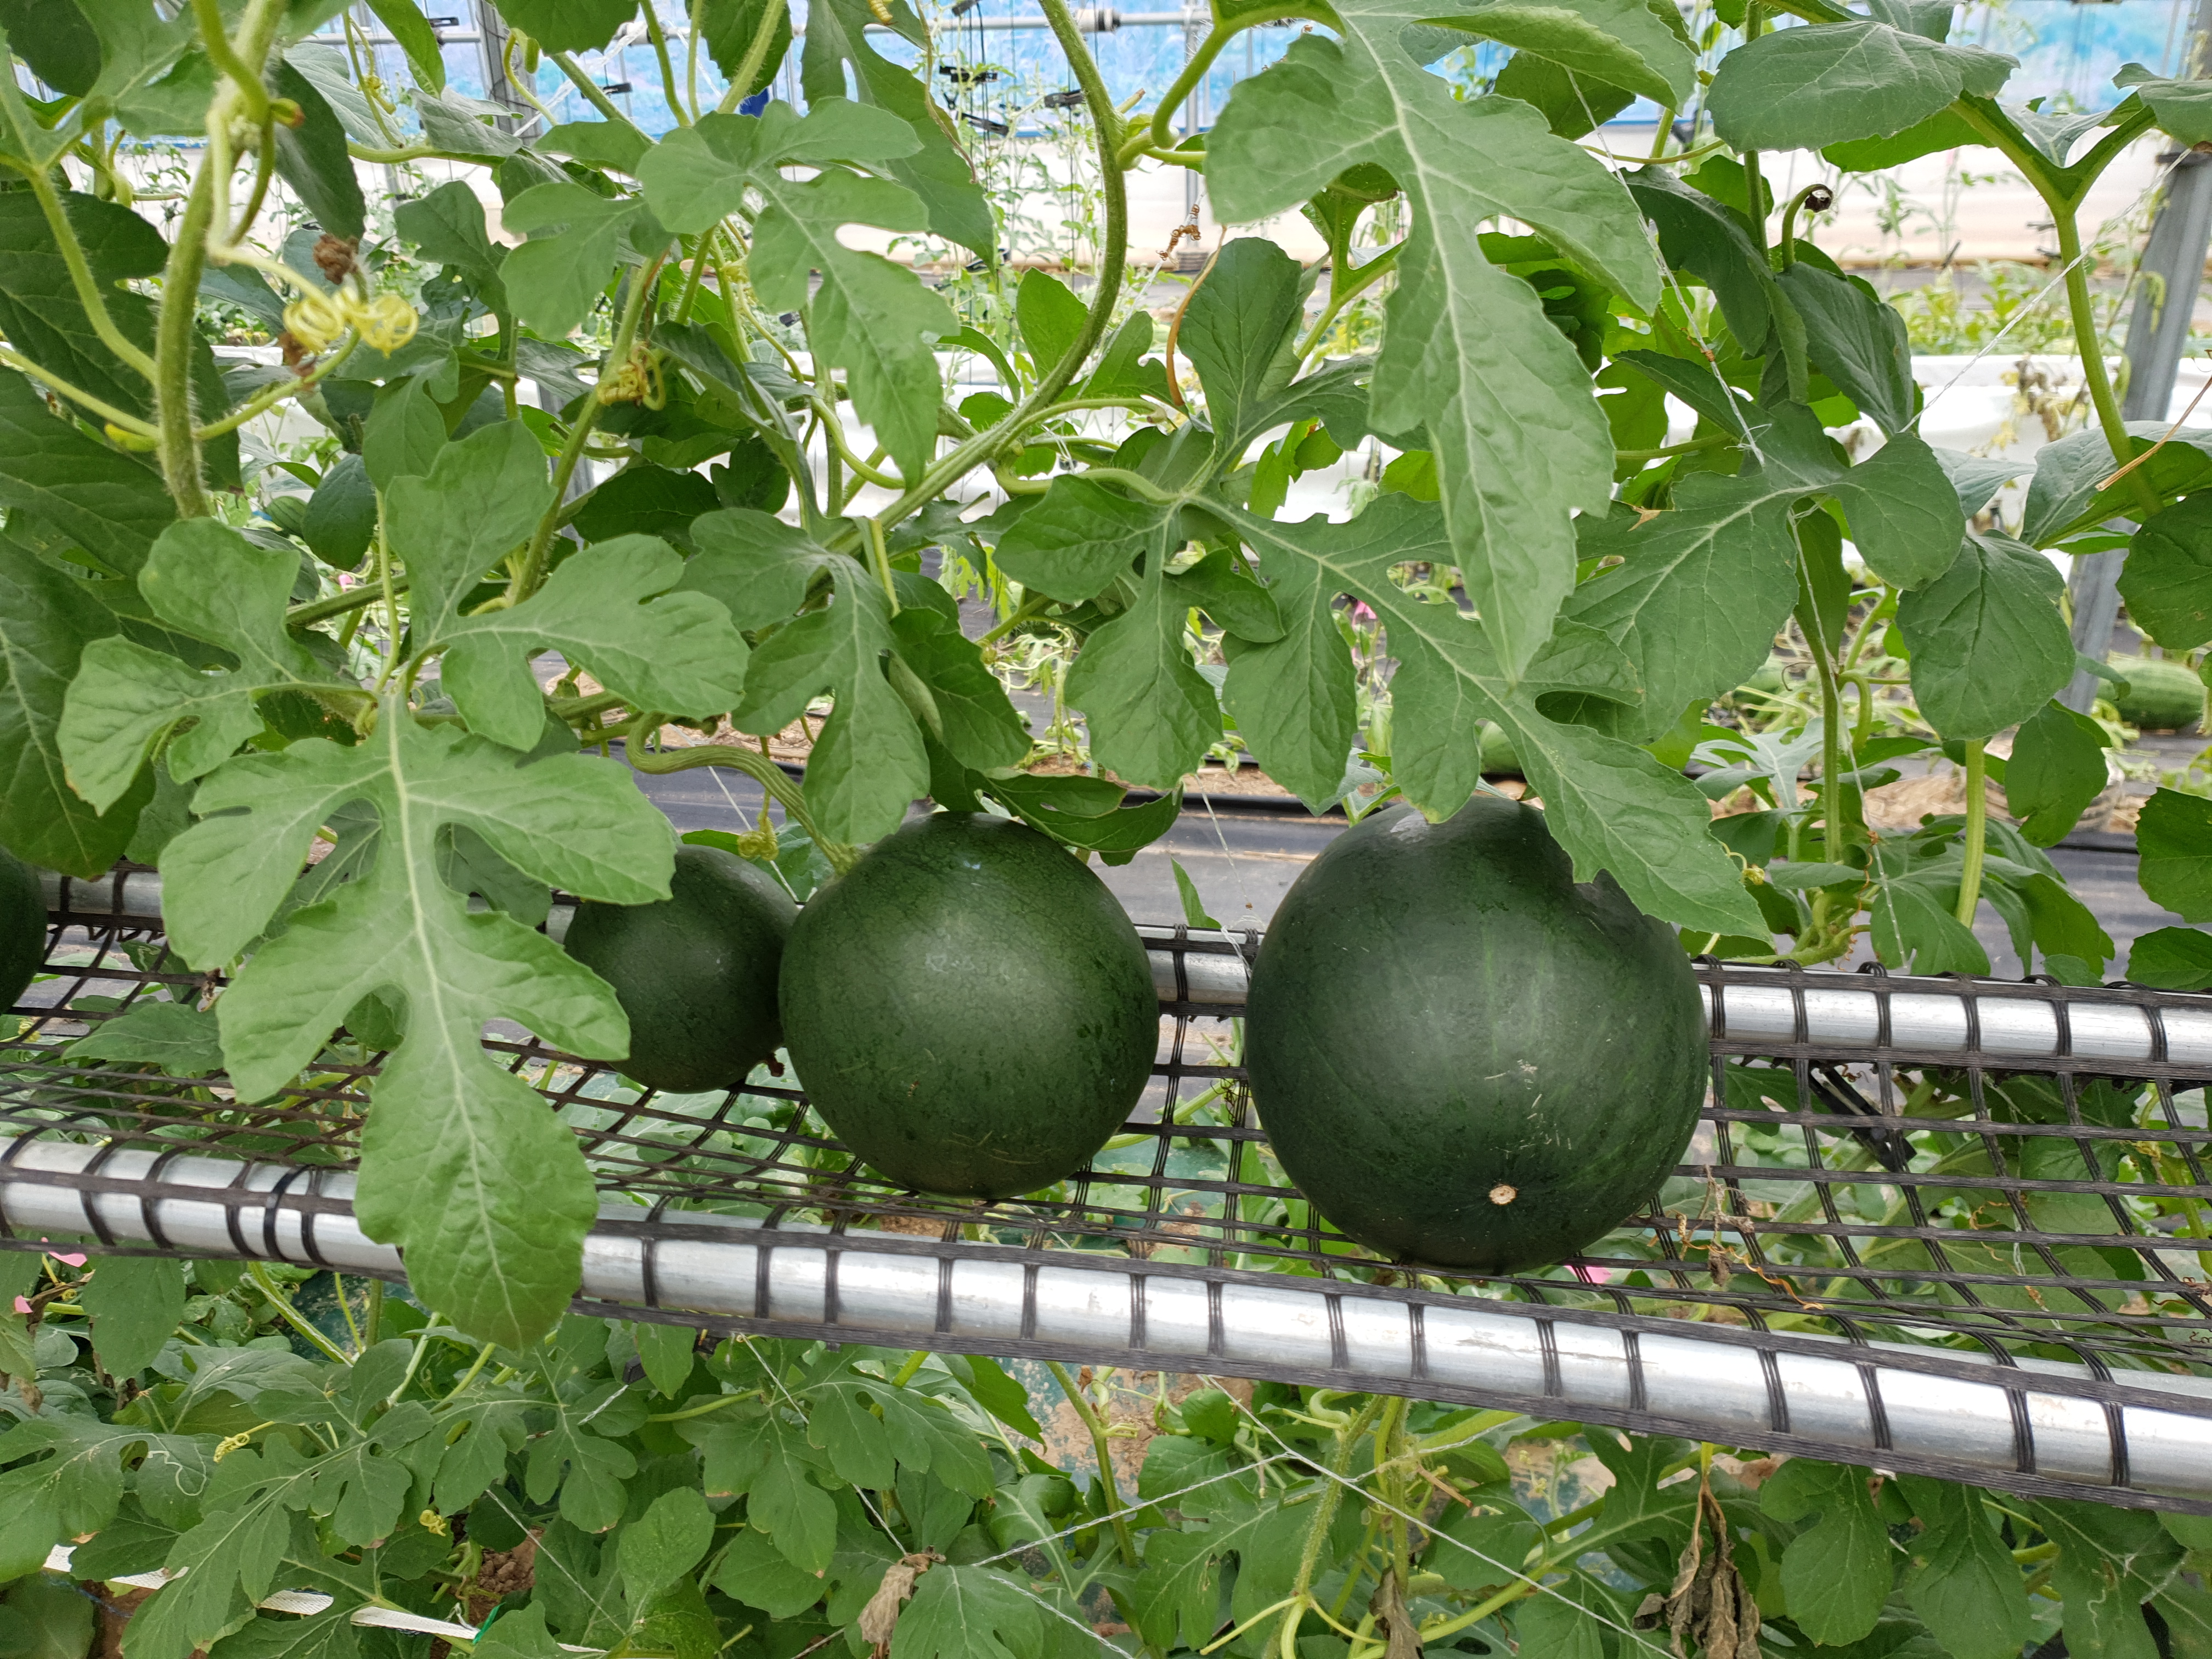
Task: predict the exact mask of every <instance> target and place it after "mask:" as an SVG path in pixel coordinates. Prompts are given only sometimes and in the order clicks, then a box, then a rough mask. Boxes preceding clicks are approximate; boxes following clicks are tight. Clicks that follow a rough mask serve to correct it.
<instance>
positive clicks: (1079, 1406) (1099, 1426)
mask: <svg viewBox="0 0 2212 1659" xmlns="http://www.w3.org/2000/svg"><path fill="white" fill-rule="evenodd" d="M1045 1365H1046V1368H1047V1369H1048V1370H1050V1371H1051V1372H1052V1376H1053V1380H1054V1382H1056V1383H1059V1384H1060V1392H1061V1393H1063V1394H1065V1395H1066V1396H1067V1400H1068V1403H1069V1404H1070V1405H1072V1406H1073V1407H1075V1414H1076V1415H1077V1416H1078V1417H1079V1418H1081V1419H1083V1426H1084V1427H1085V1429H1088V1430H1089V1431H1091V1451H1092V1452H1093V1454H1094V1455H1096V1456H1097V1459H1098V1489H1099V1491H1100V1492H1103V1493H1104V1494H1105V1498H1106V1511H1107V1517H1108V1519H1109V1520H1110V1521H1112V1522H1113V1523H1114V1541H1115V1545H1116V1546H1117V1547H1119V1548H1120V1550H1121V1565H1123V1566H1125V1567H1133V1566H1135V1565H1137V1540H1136V1536H1135V1534H1133V1533H1132V1532H1131V1531H1130V1530H1129V1517H1128V1516H1126V1515H1124V1514H1123V1513H1122V1512H1121V1491H1120V1489H1119V1487H1118V1486H1116V1484H1115V1480H1114V1447H1113V1442H1112V1440H1111V1439H1110V1438H1109V1435H1108V1430H1107V1423H1106V1419H1104V1418H1103V1417H1101V1416H1100V1415H1099V1414H1098V1408H1097V1407H1095V1406H1093V1405H1092V1404H1091V1401H1089V1400H1088V1399H1086V1398H1085V1396H1084V1393H1083V1390H1082V1389H1081V1388H1079V1386H1077V1383H1076V1381H1075V1379H1074V1378H1073V1377H1072V1376H1069V1375H1068V1374H1067V1367H1066V1366H1065V1365H1063V1364H1060V1361H1058V1360H1057V1359H1048V1360H1046V1361H1045Z"/></svg>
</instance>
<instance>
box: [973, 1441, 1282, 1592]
mask: <svg viewBox="0 0 2212 1659" xmlns="http://www.w3.org/2000/svg"><path fill="white" fill-rule="evenodd" d="M1293 1456H1294V1455H1293V1454H1291V1453H1289V1452H1277V1453H1276V1454H1275V1455H1273V1457H1263V1458H1261V1459H1260V1461H1259V1462H1256V1463H1246V1464H1243V1465H1242V1466H1240V1467H1239V1468H1231V1469H1224V1470H1223V1471H1222V1472H1221V1473H1220V1474H1209V1475H1208V1476H1206V1479H1205V1480H1197V1481H1194V1482H1192V1483H1191V1484H1190V1485H1189V1486H1184V1487H1182V1488H1180V1489H1179V1490H1177V1491H1175V1492H1163V1493H1161V1494H1160V1495H1159V1496H1158V1498H1139V1500H1138V1501H1137V1502H1136V1503H1133V1504H1123V1505H1121V1507H1120V1508H1119V1509H1115V1510H1109V1511H1108V1512H1107V1513H1106V1514H1104V1515H1102V1516H1089V1517H1087V1518H1085V1519H1084V1520H1081V1521H1079V1522H1076V1523H1075V1524H1074V1525H1073V1526H1072V1527H1062V1528H1060V1530H1059V1531H1058V1532H1048V1533H1047V1534H1044V1535H1043V1536H1042V1537H1041V1538H1033V1539H1031V1540H1030V1541H1029V1542H1027V1543H1025V1544H1017V1545H1016V1546H1015V1547H1013V1548H1012V1549H1010V1550H1003V1551H1001V1552H1000V1553H998V1554H996V1555H987V1556H985V1557H984V1558H983V1559H981V1560H980V1561H977V1562H974V1563H972V1564H971V1565H975V1566H979V1567H987V1566H992V1565H996V1564H997V1563H999V1562H1000V1561H1006V1560H1011V1559H1012V1558H1014V1557H1015V1556H1017V1555H1020V1554H1022V1553H1024V1552H1025V1551H1029V1550H1032V1549H1035V1548H1036V1547H1037V1546H1038V1545H1040V1544H1049V1543H1051V1542H1052V1541H1054V1540H1055V1539H1059V1538H1066V1537H1067V1536H1068V1535H1069V1534H1072V1533H1079V1532H1081V1531H1083V1530H1085V1528H1090V1527H1096V1526H1100V1525H1103V1524H1105V1523H1107V1522H1113V1521H1116V1520H1119V1519H1120V1518H1121V1516H1128V1515H1135V1514H1137V1513H1138V1512H1139V1511H1140V1510H1148V1509H1155V1508H1158V1506H1159V1505H1160V1504H1171V1503H1173V1502H1174V1501H1175V1500H1176V1498H1188V1496H1189V1495H1190V1494H1191V1493H1193V1492H1200V1491H1203V1490H1204V1489H1205V1488H1206V1487H1207V1486H1218V1485H1219V1484H1220V1483H1221V1482H1222V1481H1224V1480H1235V1479H1236V1478H1237V1476H1238V1475H1240V1474H1250V1473H1251V1472H1252V1471H1253V1470H1254V1469H1264V1468H1267V1466H1268V1465H1270V1464H1272V1463H1282V1462H1291V1461H1293Z"/></svg>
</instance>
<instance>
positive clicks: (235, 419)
mask: <svg viewBox="0 0 2212 1659" xmlns="http://www.w3.org/2000/svg"><path fill="white" fill-rule="evenodd" d="M360 343H361V336H360V335H359V334H358V333H349V334H348V335H347V336H346V338H345V343H344V344H343V345H341V346H339V347H338V349H337V350H335V351H332V352H328V353H326V354H325V356H324V357H323V359H322V361H321V362H318V363H317V364H316V365H315V366H314V368H312V369H310V370H308V371H307V374H303V375H301V377H300V378H299V379H298V380H291V381H289V382H280V383H278V384H277V385H276V386H270V387H269V388H267V389H266V390H265V391H262V392H255V393H254V394H253V396H252V398H248V399H247V400H246V402H244V403H242V404H240V405H239V406H238V407H237V408H236V409H234V410H231V411H230V413H229V414H228V415H226V416H223V417H222V419H221V420H219V421H210V422H208V423H207V424H206V425H205V426H196V427H194V428H192V436H193V437H195V438H197V439H198V440H199V441H201V442H203V443H204V442H206V441H207V440H209V439H210V438H219V437H221V436H222V435H223V434H224V433H226V432H234V431H236V430H237V429H238V428H240V427H241V426H244V425H245V424H246V422H248V421H250V420H252V419H253V418H254V417H255V416H258V415H265V414H267V413H268V412H269V411H270V410H272V409H274V408H276V405H277V404H281V403H283V401H284V400H285V399H286V398H297V397H299V396H301V394H302V393H304V392H313V390H314V389H315V388H316V387H317V386H319V385H321V384H322V382H323V381H324V380H326V379H327V378H329V376H330V374H331V372H332V371H333V370H335V369H336V368H337V367H338V365H339V364H341V363H343V362H345V360H346V359H347V358H349V357H350V356H353V353H354V348H355V347H356V346H357V345H359V344H360Z"/></svg>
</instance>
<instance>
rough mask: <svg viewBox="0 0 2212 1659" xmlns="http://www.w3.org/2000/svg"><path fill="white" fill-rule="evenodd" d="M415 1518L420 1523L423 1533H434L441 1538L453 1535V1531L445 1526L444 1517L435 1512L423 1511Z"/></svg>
mask: <svg viewBox="0 0 2212 1659" xmlns="http://www.w3.org/2000/svg"><path fill="white" fill-rule="evenodd" d="M416 1519H417V1520H419V1521H421V1522H422V1530H423V1531H425V1532H435V1533H436V1534H438V1536H439V1537H441V1538H451V1537H452V1536H453V1528H451V1527H449V1526H447V1524H446V1517H445V1516H442V1515H441V1514H439V1513H438V1511H437V1510H423V1511H422V1514H421V1515H419V1516H416Z"/></svg>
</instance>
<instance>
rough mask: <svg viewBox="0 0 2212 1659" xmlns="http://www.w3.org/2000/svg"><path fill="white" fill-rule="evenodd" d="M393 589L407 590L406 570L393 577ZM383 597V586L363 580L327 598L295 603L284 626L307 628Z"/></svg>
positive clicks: (358, 608)
mask: <svg viewBox="0 0 2212 1659" xmlns="http://www.w3.org/2000/svg"><path fill="white" fill-rule="evenodd" d="M406 591H407V575H406V573H405V572H404V571H402V572H401V573H400V574H398V575H395V576H393V577H392V592H394V593H404V592H406ZM383 597H384V590H383V589H382V588H380V587H376V586H371V585H370V584H369V583H367V582H362V583H361V584H360V585H358V586H354V587H349V588H348V589H346V591H345V592H343V593H333V594H331V596H330V597H329V598H328V599H309V600H308V601H307V603H306V604H304V605H294V606H293V607H292V608H291V609H290V610H289V611H286V612H285V613H284V626H285V627H287V628H305V627H307V625H308V624H309V623H319V622H320V621H322V620H323V619H324V618H325V617H343V615H345V613H346V612H347V611H359V610H361V609H362V608H363V607H364V606H367V605H374V604H375V603H376V602H377V601H378V600H379V599H382V598H383Z"/></svg>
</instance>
